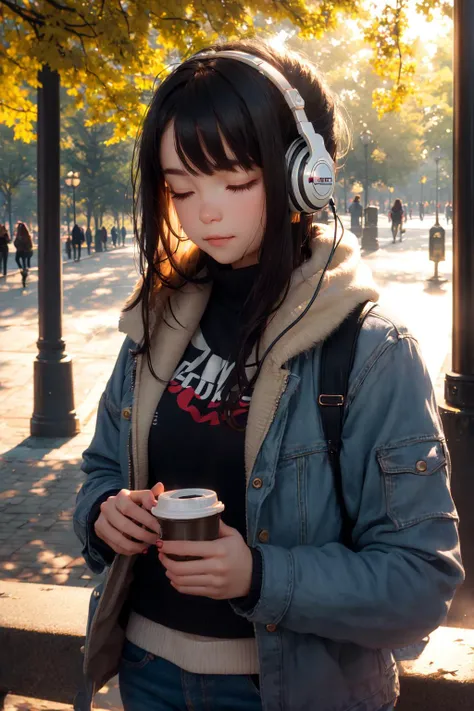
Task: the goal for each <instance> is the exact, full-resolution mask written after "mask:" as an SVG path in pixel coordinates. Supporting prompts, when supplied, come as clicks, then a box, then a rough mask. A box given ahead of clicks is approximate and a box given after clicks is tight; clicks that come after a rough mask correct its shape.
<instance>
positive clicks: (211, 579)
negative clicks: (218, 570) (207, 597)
mask: <svg viewBox="0 0 474 711" xmlns="http://www.w3.org/2000/svg"><path fill="white" fill-rule="evenodd" d="M166 576H167V577H168V578H169V579H170V580H171V582H172V583H174V585H175V586H177V587H179V588H208V589H209V588H213V589H214V590H218V589H219V588H220V587H221V583H222V581H221V580H220V579H219V578H217V577H215V576H214V575H183V576H181V577H174V576H170V574H169V573H168V572H167V573H166Z"/></svg>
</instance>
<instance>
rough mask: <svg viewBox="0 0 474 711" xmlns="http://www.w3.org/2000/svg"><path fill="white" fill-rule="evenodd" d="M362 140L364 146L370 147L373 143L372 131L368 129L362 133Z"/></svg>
mask: <svg viewBox="0 0 474 711" xmlns="http://www.w3.org/2000/svg"><path fill="white" fill-rule="evenodd" d="M360 140H361V141H362V144H363V145H364V146H368V145H370V144H371V143H372V131H370V130H369V129H368V128H366V129H365V131H362V133H361V134H360Z"/></svg>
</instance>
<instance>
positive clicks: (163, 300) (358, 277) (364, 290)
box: [119, 228, 378, 366]
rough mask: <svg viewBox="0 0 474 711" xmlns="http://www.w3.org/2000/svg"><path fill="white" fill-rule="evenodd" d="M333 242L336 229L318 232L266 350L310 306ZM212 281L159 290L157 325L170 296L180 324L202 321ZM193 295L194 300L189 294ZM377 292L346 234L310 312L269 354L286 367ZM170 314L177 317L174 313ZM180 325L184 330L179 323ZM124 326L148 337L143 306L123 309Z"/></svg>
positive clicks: (270, 328)
mask: <svg viewBox="0 0 474 711" xmlns="http://www.w3.org/2000/svg"><path fill="white" fill-rule="evenodd" d="M332 243H333V233H332V228H325V229H321V230H318V234H317V236H316V237H315V239H314V242H313V250H312V256H311V258H310V259H309V260H308V261H307V262H305V263H304V264H303V265H302V266H301V267H299V268H298V269H297V270H295V272H294V273H293V276H292V279H291V285H290V290H289V293H288V295H287V297H286V299H285V301H284V302H283V304H282V305H281V307H280V308H279V309H278V311H277V312H276V313H275V314H274V316H273V317H272V318H271V319H270V322H269V324H268V326H267V329H266V331H265V334H264V336H263V341H262V347H263V349H262V351H261V352H263V351H264V350H265V348H267V346H268V345H269V344H270V343H271V342H272V341H273V340H274V338H275V337H276V336H278V335H279V334H280V333H281V332H282V331H283V330H284V329H285V328H286V327H287V326H288V325H289V324H290V323H292V321H294V320H295V319H296V318H297V317H298V316H299V314H301V313H302V311H303V310H304V308H305V307H306V305H307V303H308V301H309V299H310V298H311V296H312V295H313V293H314V290H315V289H316V287H317V284H318V281H319V279H320V277H321V273H322V270H323V268H324V265H325V264H326V262H327V260H328V257H329V254H330V251H331V247H332ZM140 284H141V282H139V283H138V284H137V286H136V288H135V290H134V292H133V293H132V295H131V296H130V298H129V299H128V300H127V302H126V305H128V304H130V303H132V301H133V299H134V298H135V297H136V295H137V293H138V291H139V289H140ZM211 288H212V285H211V284H204V285H196V284H186V285H185V286H184V287H183V288H182V289H180V290H179V291H174V292H170V290H167V289H165V290H163V291H162V292H160V293H159V295H158V298H157V300H156V306H155V309H154V313H153V317H154V318H153V320H152V322H151V323H152V324H153V325H156V322H157V321H158V320H159V319H160V318H162V317H163V311H165V313H166V312H168V310H169V306H168V303H167V302H168V300H171V304H172V310H173V313H174V314H175V316H177V318H178V320H179V322H180V323H183V321H182V319H184V320H185V321H187V322H188V323H192V324H196V325H197V324H198V323H199V321H200V318H201V316H202V314H203V313H204V310H205V308H206V305H207V301H208V299H209V296H210V293H211ZM190 297H191V298H190ZM377 298H378V291H377V289H376V287H375V284H374V282H373V278H372V274H371V272H370V269H369V268H368V266H367V265H366V264H364V263H363V262H362V260H361V256H360V249H359V244H358V241H357V238H356V237H355V236H354V235H353V234H352V233H350V232H346V233H345V235H344V238H343V240H342V242H341V244H340V245H339V247H338V248H337V250H336V253H335V255H334V257H333V260H332V262H331V265H330V267H329V269H328V270H327V272H326V275H325V277H324V280H323V283H322V285H321V290H320V293H319V295H318V297H317V298H316V300H315V302H314V303H313V305H312V306H311V308H310V309H309V311H308V313H307V314H306V315H305V316H304V317H303V318H302V319H301V321H300V322H299V323H298V324H297V325H296V326H294V327H293V328H292V329H291V330H290V331H289V332H288V333H287V334H286V335H285V336H284V337H283V338H282V339H281V340H280V341H279V342H278V344H277V345H276V346H275V348H274V349H273V350H272V351H271V352H270V355H269V358H270V360H271V361H272V362H273V364H274V365H275V366H281V365H282V364H283V363H285V362H286V361H287V360H289V359H290V358H292V357H294V356H296V355H298V354H299V353H302V352H303V351H306V350H308V349H310V348H312V347H313V346H314V345H315V344H316V343H318V342H320V341H322V340H324V339H325V338H326V337H327V336H328V335H329V334H330V333H331V332H332V331H334V330H335V329H336V328H337V326H339V324H340V323H341V322H342V321H343V320H344V318H345V317H346V316H347V315H348V314H349V313H350V312H351V311H352V310H353V309H354V308H355V307H356V306H357V305H358V304H360V303H362V302H363V301H366V300H372V301H376V300H377ZM170 318H171V319H172V318H173V317H172V316H171V314H170ZM177 328H179V327H178V326H177ZM119 329H120V331H122V332H123V333H125V334H127V335H128V336H130V338H131V339H132V340H133V341H135V343H140V342H141V341H142V339H143V325H142V320H141V313H140V306H138V307H135V308H133V309H132V310H130V311H123V312H122V314H121V317H120V324H119Z"/></svg>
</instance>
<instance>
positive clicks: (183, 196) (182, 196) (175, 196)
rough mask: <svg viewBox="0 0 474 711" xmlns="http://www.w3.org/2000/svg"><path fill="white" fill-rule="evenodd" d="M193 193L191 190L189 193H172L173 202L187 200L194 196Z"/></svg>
mask: <svg viewBox="0 0 474 711" xmlns="http://www.w3.org/2000/svg"><path fill="white" fill-rule="evenodd" d="M193 194H194V193H193V191H192V190H190V191H188V192H187V193H174V192H172V191H171V197H172V198H173V200H186V198H188V197H191V195H193Z"/></svg>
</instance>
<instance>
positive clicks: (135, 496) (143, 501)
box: [127, 489, 158, 511]
mask: <svg viewBox="0 0 474 711" xmlns="http://www.w3.org/2000/svg"><path fill="white" fill-rule="evenodd" d="M127 498H128V499H129V501H133V502H134V503H136V504H139V505H140V506H143V508H145V509H146V510H147V511H151V509H152V508H153V507H154V506H156V504H157V503H158V502H157V500H156V496H155V495H154V494H153V493H152V492H151V491H150V489H145V490H144V491H142V490H141V491H130V493H129V494H128V496H127Z"/></svg>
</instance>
